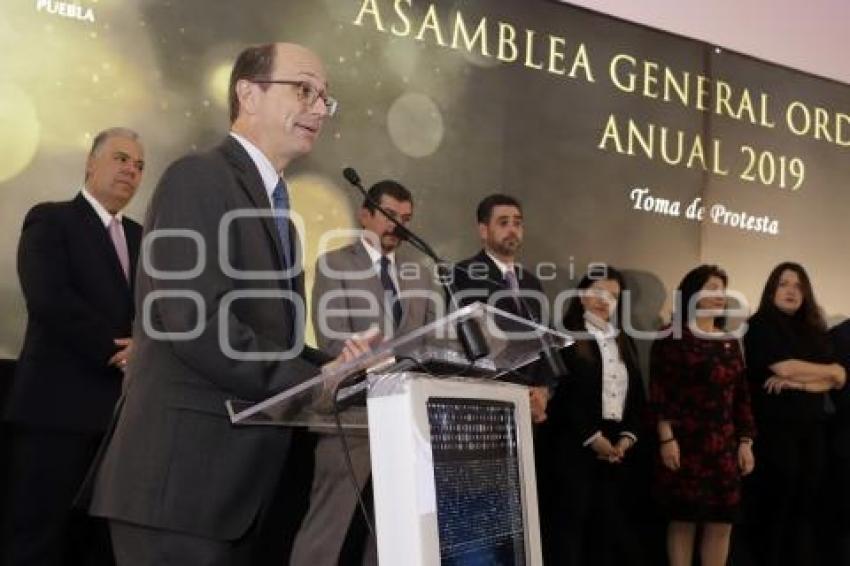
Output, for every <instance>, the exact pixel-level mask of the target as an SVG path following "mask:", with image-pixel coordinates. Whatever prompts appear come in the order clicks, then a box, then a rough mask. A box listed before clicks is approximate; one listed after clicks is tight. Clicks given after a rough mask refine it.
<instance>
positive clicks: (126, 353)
mask: <svg viewBox="0 0 850 566" xmlns="http://www.w3.org/2000/svg"><path fill="white" fill-rule="evenodd" d="M114 342H115V345H116V346H118V347H119V348H120V349H119V350H118V351H117V352H115V353H114V354H113V355H112V357H111V358H109V362H108V363H107V365H110V366H114V367H117V368H118V369H120V370H121V371H126V369H127V364H128V363H129V361H130V355H131V354H132V353H133V340H132V339H131V338H116V339H115V340H114Z"/></svg>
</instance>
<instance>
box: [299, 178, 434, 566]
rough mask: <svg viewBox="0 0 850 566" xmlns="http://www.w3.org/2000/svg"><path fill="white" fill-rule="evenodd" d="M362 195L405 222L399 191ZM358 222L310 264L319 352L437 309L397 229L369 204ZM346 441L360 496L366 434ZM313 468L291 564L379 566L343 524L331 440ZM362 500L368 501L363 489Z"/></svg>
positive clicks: (348, 508)
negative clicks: (347, 239) (344, 239)
mask: <svg viewBox="0 0 850 566" xmlns="http://www.w3.org/2000/svg"><path fill="white" fill-rule="evenodd" d="M368 194H369V198H370V200H371V201H372V202H376V203H378V204H379V205H380V206H381V208H383V209H384V210H386V211H387V212H389V213H390V214H392V215H394V217H395V218H396V219H397V220H398V221H399V222H401V223H402V224H407V223H408V222H410V220H411V218H412V216H413V198H412V196H411V194H410V192H409V191H408V190H407V189H406V188H405V187H403V186H402V185H400V184H399V183H396V182H395V181H381V182H379V183H376V184H375V185H373V186H372V187H371V188H370V189H369V192H368ZM359 219H360V225H361V226H362V227H363V234H362V236H361V237H360V238H359V239H358V240H357V241H356V242H354V243H353V244H350V245H348V246H345V247H343V248H339V249H336V250H333V251H330V252H327V253H325V254H323V255H322V256H321V257H319V260H318V261H317V264H316V276H315V277H316V279H315V283H314V285H313V296H312V309H311V312H312V318H313V328H314V329H315V331H316V338H317V341H318V344H319V347H321V348H322V349H323V350H325V351H326V352H329V353H332V354H335V353H337V352H339V351H340V350H341V349H342V347H343V343H344V342H343V341H344V340H345V339H346V338H348V337H349V336H351V335H352V334H355V333H363V332H365V331H366V330H367V329H368V328H369V327H370V326H373V325H375V326H377V327H378V328H379V329H380V331H381V335H382V336H384V337H385V338H392V337H394V336H402V335H404V334H407V333H409V332H412V331H414V330H416V329H417V328H420V327H421V326H424V325H426V324H428V323H429V322H431V321H432V320H433V319H434V312H435V308H436V305H435V302H434V301H435V300H436V301H440V302H441V303H442V297H441V296H440V295H436V294H435V293H434V292H433V289H432V288H431V285H430V283H429V280H428V275H429V272H427V271H426V270H425V269H424V267H423V266H421V265H420V264H419V263H415V262H411V261H404V260H402V259H401V258H400V257H399V255H398V254H397V253H396V252H397V250H398V247H399V245H400V244H401V240H400V239H399V238H398V236H396V235H395V232H394V229H395V224H393V223H392V222H391V221H390V220H388V219H387V218H386V217H385V216H384V215H383V213H381V212H380V211H379V210H377V209H376V208H375V207H374V206H373V205H372V204H371V203H370V202H369V201H368V200H367V201H365V202H364V203H363V206H362V207H361V208H360V213H359ZM346 439H347V445H348V450H349V455H350V458H351V465H352V468H353V471H354V475H355V478H356V479H357V482H358V488H359V490H360V491H361V492H364V487H365V486H366V482H367V480H368V479H369V475H370V471H371V467H370V461H369V439H368V437H367V436H366V434H365V432H364V433H362V434H360V433H357V432H351V433H347V434H346ZM315 462H316V466H315V473H314V476H313V486H312V490H311V493H310V509H309V511H308V513H307V516H306V517H305V518H304V521H303V523H302V525H301V530H300V531H299V532H298V536H297V537H296V539H295V546H294V548H293V554H292V558H291V562H290V563H291V565H292V566H336V565H337V564H339V563H340V561H341V559H343V561H344V562H345V563H352V564H354V563H357V564H377V549H376V547H375V544H374V542H375V541H374V539H372V538H369V539H368V540H367V541H363V540H355V539H358V538H362V537H357V535H356V533H357V529H356V528H352V529H351V530H349V525H351V524H356V521H355V522H354V523H353V522H352V518H354V517H355V512H356V508H357V495H358V494H357V492H355V490H354V489H353V486H352V484H351V480H350V478H349V476H348V474H349V471H348V467H347V465H346V461H345V455H344V453H343V451H342V444H341V442H340V439H339V437H338V436H337V435H335V434H326V433H325V434H320V435H319V440H318V443H317V446H316V453H315ZM364 497H366V498H368V490H366V491H365V492H364ZM364 531H365V529H364ZM347 533H348V540H349V541H351V542H350V544H349V546H350V547H351V549H352V551H351V554H359V555H358V556H345V557H342V556H340V553H341V551H342V549H343V548H344V543H345V542H346V534H347ZM355 549H356V550H355ZM361 549H363V550H362V551H361Z"/></svg>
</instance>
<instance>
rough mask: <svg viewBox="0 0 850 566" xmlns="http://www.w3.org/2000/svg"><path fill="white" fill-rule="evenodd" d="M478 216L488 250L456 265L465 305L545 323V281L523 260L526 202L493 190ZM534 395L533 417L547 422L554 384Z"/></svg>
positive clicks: (536, 389) (532, 392)
mask: <svg viewBox="0 0 850 566" xmlns="http://www.w3.org/2000/svg"><path fill="white" fill-rule="evenodd" d="M477 219H478V235H479V237H480V238H481V244H482V245H483V249H482V250H481V251H480V252H478V253H477V254H476V255H474V256H472V257H471V258H469V259H466V260H464V261H461V262H459V263H458V264H457V265H456V266H455V272H454V282H455V287H456V288H457V290H458V292H459V294H460V302H461V304H462V305H466V304H470V303H473V302H475V301H481V302H490V303H492V305H493V306H494V307H496V308H498V309H501V310H503V311H506V312H509V313H511V314H514V315H516V316H519V317H522V318H525V319H527V320H531V321H533V322H538V323H541V322H542V321H541V318H540V317H541V313H542V308H541V305H542V301H544V300H546V298H545V296H544V294H543V285H542V284H541V283H540V280H539V279H538V278H537V277H535V275H534V274H533V273H531V272H530V271H528V270H526V269H525V268H524V267H523V266H522V265H520V264H519V263H517V254H518V253H519V250H520V247H521V246H522V239H523V233H524V227H523V216H522V205H520V203H519V201H518V200H517V199H515V198H514V197H512V196H509V195H503V194H494V195H490V196H488V197H486V198H485V199H484V200H482V201H481V202H480V203H479V204H478V210H477ZM519 297H522V300H520V298H519ZM536 377H537V376H533V375H530V376H529V380H530V381H531V382H532V383H534V382H535V381H536ZM529 395H530V397H531V413H532V419H533V420H534V422H535V423H540V422H543V421H544V420H545V419H546V403H547V402H548V399H549V391H548V388H547V387H546V386H543V385H536V386H534V387H532V388H531V389H530V390H529Z"/></svg>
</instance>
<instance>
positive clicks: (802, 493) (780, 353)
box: [744, 263, 845, 566]
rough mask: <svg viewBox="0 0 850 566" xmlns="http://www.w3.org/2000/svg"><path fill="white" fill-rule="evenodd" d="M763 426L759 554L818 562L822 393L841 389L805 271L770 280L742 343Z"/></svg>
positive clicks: (768, 561) (790, 266)
mask: <svg viewBox="0 0 850 566" xmlns="http://www.w3.org/2000/svg"><path fill="white" fill-rule="evenodd" d="M744 345H745V351H746V355H747V366H748V377H749V380H750V383H751V386H752V391H753V405H754V408H755V415H756V422H757V424H758V428H759V440H758V442H757V444H756V457H757V459H758V462H759V470H758V473H757V475H756V477H754V478H753V484H754V489H755V490H756V491H757V494H758V500H757V510H756V517H755V522H754V526H755V528H756V531H757V540H756V544H757V549H756V550H757V556H758V558H759V560H760V563H761V564H763V565H765V566H775V565H793V564H797V565H800V566H803V565H805V566H810V565H812V564H817V560H816V558H815V554H814V543H813V529H812V520H813V519H814V512H815V508H814V507H815V505H816V504H815V502H816V496H817V491H818V484H819V482H820V481H821V479H822V472H823V462H824V456H825V431H824V420H825V417H826V413H825V409H824V395H823V392H824V391H829V390H830V389H833V388H837V387H841V386H842V385H843V384H844V380H845V373H844V368H842V367H841V365H840V364H837V363H835V360H834V357H833V355H832V348H831V344H830V342H829V337H828V335H827V333H826V323H825V322H824V318H823V315H822V314H821V311H820V309H819V308H818V305H817V303H816V302H815V297H814V293H813V292H812V285H811V283H810V281H809V277H808V275H807V274H806V271H805V270H804V269H803V267H802V266H800V265H799V264H796V263H782V264H779V265H778V266H776V268H774V270H773V271H772V272H771V274H770V276H769V277H768V279H767V283H766V284H765V286H764V292H763V293H762V296H761V302H760V304H759V308H758V311H757V312H756V313H755V314H754V315H753V316H752V317H751V318H750V320H749V329H748V330H747V334H746V336H745V339H744Z"/></svg>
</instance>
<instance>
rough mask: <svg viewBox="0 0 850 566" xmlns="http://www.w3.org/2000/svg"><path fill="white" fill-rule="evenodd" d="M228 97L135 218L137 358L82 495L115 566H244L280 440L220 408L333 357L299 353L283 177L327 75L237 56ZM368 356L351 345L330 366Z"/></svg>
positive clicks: (297, 52) (291, 60)
mask: <svg viewBox="0 0 850 566" xmlns="http://www.w3.org/2000/svg"><path fill="white" fill-rule="evenodd" d="M229 96H230V120H231V132H230V135H229V136H227V137H226V139H225V140H224V142H223V143H222V144H221V145H220V146H218V147H217V148H215V149H213V150H211V151H209V152H207V153H203V154H199V155H189V156H186V157H183V158H181V159H179V160H177V161H176V162H175V163H173V164H172V165H171V166H170V167H168V169H167V170H166V171H165V173H164V174H163V176H162V178H161V179H160V182H159V185H158V186H157V189H156V192H155V193H154V195H153V197H152V199H151V203H150V207H149V209H148V212H147V217H146V221H145V228H144V234H145V236H144V237H145V240H144V246H143V252H145V253H143V254H142V259H141V262H140V266H139V270H140V273H139V277H138V279H137V284H138V287H137V295H136V305H137V309H136V310H137V313H138V314H137V317H136V325H135V327H134V333H133V337H134V343H135V346H136V351H135V353H134V355H133V357H132V359H131V361H130V364H129V367H128V371H127V378H126V383H125V388H124V396H123V402H120V403H119V409H118V411H117V413H116V418H115V419H114V421H113V430H112V431H111V438H110V440H109V442H108V444H107V445H106V446H105V449H104V450H103V453H102V454H101V455H100V465H99V467H98V468H96V469H95V471H94V484H93V487H92V489H93V492H92V493H91V494H90V496H91V503H90V512H91V513H92V514H93V515H96V516H101V517H106V518H107V519H109V522H110V531H111V534H112V537H113V545H114V548H115V555H116V558H117V560H118V564H119V565H120V566H125V565H136V564H138V565H154V564H157V565H161V564H180V565H186V566H191V565H200V564H204V565H219V564H221V565H241V564H245V565H250V564H252V550H253V548H252V547H253V545H254V540H255V538H256V534H257V532H258V531H259V525H260V524H261V523H262V520H263V511H264V510H265V509H267V508H268V504H269V501H270V500H271V498H272V496H273V491H274V489H275V487H276V485H277V482H278V478H279V477H280V474H281V469H282V467H283V464H284V460H285V458H286V456H287V451H288V448H289V442H290V433H289V431H288V429H286V428H279V427H269V426H258V427H251V426H246V427H234V426H232V425H231V423H230V420H229V418H228V415H227V412H226V409H225V401H226V400H228V399H241V400H244V401H248V402H258V401H261V400H263V399H265V398H267V397H269V396H271V395H273V394H274V393H276V392H279V391H281V390H284V389H287V388H289V387H291V386H293V385H296V384H299V383H301V382H303V381H305V380H306V379H308V378H310V377H312V376H314V375H316V374H317V373H318V372H319V367H320V365H322V364H324V363H327V362H328V361H329V360H330V357H329V356H327V355H324V354H322V353H320V352H318V351H316V350H312V349H310V348H306V347H304V345H303V341H304V321H303V314H304V310H305V309H304V306H303V275H302V272H301V269H300V265H299V261H300V258H299V253H298V250H299V248H300V246H299V244H298V235H297V233H296V232H295V230H294V228H293V225H292V223H291V222H290V221H289V220H288V218H287V215H288V213H289V196H288V192H287V187H286V183H285V181H284V178H283V176H282V175H283V172H284V169H285V168H286V167H287V166H288V165H289V164H290V163H291V162H292V161H293V160H294V159H296V158H298V157H300V156H302V155H305V154H307V153H309V152H310V151H311V150H312V149H313V144H314V142H315V141H316V138H317V136H318V135H319V131H320V130H321V127H322V123H323V122H324V120H325V119H326V118H328V117H329V116H331V115H333V113H334V111H335V110H336V106H337V104H336V101H335V100H334V99H332V98H331V97H329V96H328V95H327V80H326V75H325V69H324V66H323V65H322V63H321V61H320V60H319V58H318V57H317V56H316V55H315V54H314V53H313V52H311V51H309V50H308V49H306V48H304V47H301V46H298V45H293V44H267V45H260V46H256V47H250V48H248V49H245V50H244V51H243V52H242V53H241V54H240V55H239V57H238V58H237V60H236V63H235V64H234V67H233V71H232V74H231V78H230V88H229ZM271 211H274V213H275V215H274V216H272V215H271ZM366 348H367V344H365V343H364V342H363V341H362V340H355V339H351V340H348V341H346V343H345V345H344V346H343V348H341V353H340V354H339V357H338V359H340V360H347V359H350V358H351V357H353V356H355V355H357V354H359V353H362V352H365V350H366ZM85 495H87V494H84V497H85Z"/></svg>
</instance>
